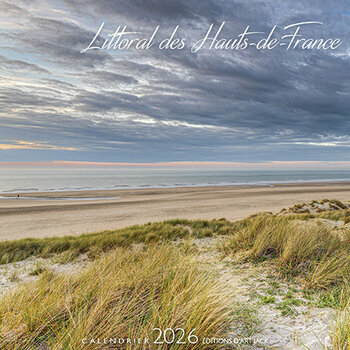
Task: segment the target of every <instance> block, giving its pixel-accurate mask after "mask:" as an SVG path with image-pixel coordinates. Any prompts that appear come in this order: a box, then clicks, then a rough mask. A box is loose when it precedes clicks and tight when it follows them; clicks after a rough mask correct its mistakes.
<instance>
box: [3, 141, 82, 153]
mask: <svg viewBox="0 0 350 350" xmlns="http://www.w3.org/2000/svg"><path fill="white" fill-rule="evenodd" d="M8 142H9V143H0V150H15V149H21V150H22V149H35V150H38V149H39V150H55V151H57V150H60V151H74V150H76V149H75V148H74V147H61V146H54V145H50V144H49V143H47V142H31V141H21V140H11V141H8Z"/></svg>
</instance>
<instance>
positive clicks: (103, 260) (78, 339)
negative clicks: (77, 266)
mask: <svg viewBox="0 0 350 350" xmlns="http://www.w3.org/2000/svg"><path fill="white" fill-rule="evenodd" d="M231 300H232V296H228V295H227V294H226V293H225V289H224V288H223V287H222V286H221V285H220V284H218V283H217V281H215V276H212V275H210V274H208V273H206V272H203V270H201V269H200V268H199V267H198V266H197V264H196V263H195V261H194V260H193V256H192V255H191V254H189V253H188V252H185V251H183V250H182V249H181V248H179V247H175V246H173V245H170V244H162V245H152V246H150V247H149V248H147V249H141V248H140V249H136V250H135V249H134V250H132V249H122V248H117V249H116V250H114V251H113V252H110V253H107V254H103V255H102V256H101V257H100V258H98V259H96V260H95V261H94V262H92V264H91V266H90V267H89V268H87V269H86V270H84V271H83V272H82V273H79V274H76V275H70V276H67V275H64V274H63V275H62V274H58V275H55V274H53V273H50V272H44V273H43V275H42V276H41V277H40V279H39V280H37V281H36V282H33V283H30V284H28V285H26V286H22V287H21V288H19V289H18V290H16V291H14V292H13V293H11V294H10V295H8V296H6V297H5V298H2V299H0V315H1V318H0V335H1V336H0V348H1V349H4V350H5V349H11V350H12V349H13V350H15V349H18V350H19V349H39V348H40V349H42V348H48V349H57V350H58V349H80V348H87V349H89V348H94V349H96V348H97V349H99V348H102V346H100V347H99V346H97V347H96V345H94V344H92V345H86V346H83V345H82V340H83V339H85V341H90V339H95V341H96V340H97V339H98V338H100V339H101V338H114V337H117V338H118V339H119V338H132V339H139V338H141V339H143V341H144V339H146V338H148V339H149V342H150V343H151V344H150V345H147V344H146V345H144V347H142V345H140V346H139V348H144V349H153V348H155V345H153V344H152V342H153V341H154V340H155V338H156V336H158V332H157V331H153V329H154V328H160V329H162V330H165V329H167V328H172V329H174V330H175V329H177V328H182V329H183V330H184V331H185V333H186V336H185V338H184V341H185V342H186V344H182V345H177V344H172V345H166V344H164V345H163V346H158V348H162V349H206V348H210V349H212V348H213V345H208V347H206V345H204V344H202V343H201V339H202V338H203V337H215V336H223V335H224V334H225V332H226V331H227V329H228V328H227V327H228V321H229V320H230V318H229V316H228V305H230V303H231ZM194 329H195V331H193V333H192V335H195V336H197V337H198V339H199V340H198V342H197V343H195V344H190V343H189V342H188V340H187V339H188V335H189V334H190V332H191V331H192V330H194ZM181 334H182V333H181V331H178V332H177V334H176V337H177V339H178V338H179V337H180V335H181ZM191 340H192V341H193V340H195V338H191ZM110 346H111V345H110ZM104 348H106V346H105V347H104ZM107 348H108V347H107ZM110 348H118V347H113V346H111V347H110ZM121 348H125V349H135V348H137V346H136V347H135V346H133V345H130V344H129V345H124V346H122V347H121Z"/></svg>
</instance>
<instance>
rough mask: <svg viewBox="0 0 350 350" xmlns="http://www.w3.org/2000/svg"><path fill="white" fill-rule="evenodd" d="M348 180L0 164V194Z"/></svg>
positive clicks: (346, 174)
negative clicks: (8, 165) (6, 165)
mask: <svg viewBox="0 0 350 350" xmlns="http://www.w3.org/2000/svg"><path fill="white" fill-rule="evenodd" d="M342 181H350V171H349V170H276V169H273V170H241V169H239V170H238V169H214V168H185V167H183V168H180V167H176V168H175V167H172V168H159V167H152V168H151V167H101V166H99V167H92V166H90V167H70V166H62V167H53V166H48V167H20V168H19V167H14V166H10V167H3V166H2V167H0V193H26V192H44V191H45V192H46V191H74V190H76V191H82V190H115V189H137V188H172V187H199V186H222V185H224V186H273V185H275V184H288V183H290V184H293V183H313V182H342Z"/></svg>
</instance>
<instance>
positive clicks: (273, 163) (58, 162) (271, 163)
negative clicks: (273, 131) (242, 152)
mask: <svg viewBox="0 0 350 350" xmlns="http://www.w3.org/2000/svg"><path fill="white" fill-rule="evenodd" d="M341 165H343V166H344V165H345V166H350V161H307V160H300V161H276V160H271V161H260V162H230V161H171V162H140V163H137V162H93V161H65V160H53V161H41V162H40V161H36V162H22V161H20V162H0V166H101V167H104V166H105V167H113V166H115V167H123V166H125V167H137V166H139V167H162V166H168V167H193V166H199V167H203V166H207V167H218V166H228V167H253V166H258V167H261V166H277V167H280V166H313V167H314V166H332V167H334V166H341Z"/></svg>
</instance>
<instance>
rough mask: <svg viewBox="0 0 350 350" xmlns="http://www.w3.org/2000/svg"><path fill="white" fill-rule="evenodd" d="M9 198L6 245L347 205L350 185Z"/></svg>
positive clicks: (2, 204)
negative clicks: (320, 204)
mask: <svg viewBox="0 0 350 350" xmlns="http://www.w3.org/2000/svg"><path fill="white" fill-rule="evenodd" d="M16 196H17V194H15V193H11V194H3V195H2V197H5V198H2V199H0V227H1V231H0V240H10V239H20V238H42V237H52V236H65V235H79V234H82V233H93V232H100V231H104V230H113V229H117V228H123V227H127V226H130V225H135V224H144V223H147V222H155V221H162V220H168V219H174V218H186V219H205V220H210V219H214V218H226V219H228V220H231V221H234V220H238V219H242V218H245V217H247V216H249V215H251V214H254V213H257V212H263V211H271V212H279V211H280V210H281V209H282V208H287V207H290V206H293V205H294V204H296V203H303V202H308V201H312V200H321V199H324V198H328V199H338V200H341V201H347V200H349V198H350V183H349V182H342V183H332V182H329V183H305V184H283V185H274V186H250V187H249V186H211V187H186V188H162V189H152V188H147V189H124V190H108V191H102V190H101V191H68V192H67V191H66V192H64V191H62V192H42V193H39V192H34V193H26V194H25V195H23V196H25V197H29V198H30V199H25V198H23V196H22V197H20V199H17V198H16Z"/></svg>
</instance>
